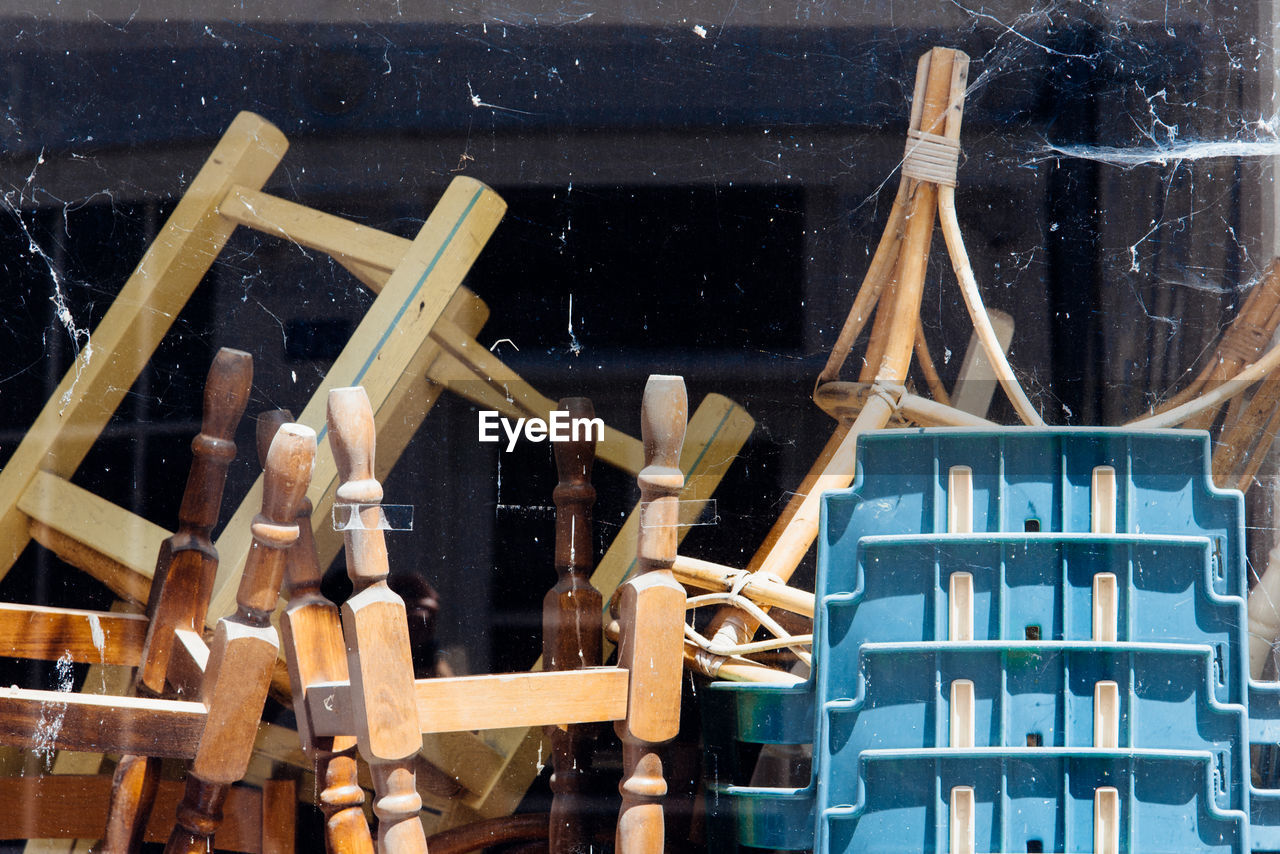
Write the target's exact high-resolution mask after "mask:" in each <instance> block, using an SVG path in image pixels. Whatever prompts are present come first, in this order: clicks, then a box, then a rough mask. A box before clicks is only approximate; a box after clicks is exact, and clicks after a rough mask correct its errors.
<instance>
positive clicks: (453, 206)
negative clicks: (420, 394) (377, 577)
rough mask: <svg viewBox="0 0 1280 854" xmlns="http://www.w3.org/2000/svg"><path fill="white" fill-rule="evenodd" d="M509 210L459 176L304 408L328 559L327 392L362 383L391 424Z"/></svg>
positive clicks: (215, 605) (247, 514) (238, 541)
mask: <svg viewBox="0 0 1280 854" xmlns="http://www.w3.org/2000/svg"><path fill="white" fill-rule="evenodd" d="M505 211H506V204H505V203H504V202H503V201H502V199H501V198H500V197H499V196H498V195H497V194H496V193H494V192H493V191H492V190H490V189H489V188H488V187H486V186H485V185H484V184H481V183H480V182H479V181H475V180H473V179H470V178H461V177H460V178H455V179H454V180H453V182H452V183H451V184H450V185H449V188H448V189H447V190H446V191H445V194H444V196H443V197H442V198H441V199H440V202H439V204H437V205H436V207H435V210H433V211H432V213H431V216H430V217H429V218H428V219H427V222H426V223H425V224H424V225H423V227H422V230H421V231H420V232H419V233H418V236H417V237H416V238H415V239H414V241H413V244H412V246H411V247H410V248H409V250H408V251H407V252H406V253H405V256H404V259H403V261H402V262H401V264H400V266H399V267H397V268H396V270H395V272H393V273H392V274H391V276H390V278H388V280H387V284H386V287H384V288H383V290H382V292H381V293H380V294H379V295H378V297H377V299H375V300H374V302H373V305H372V306H370V307H369V311H368V312H367V313H366V314H365V316H364V318H363V319H362V320H361V321H360V324H359V325H358V326H357V327H356V330H355V332H354V333H352V336H351V340H350V341H348V343H347V346H346V347H345V348H344V349H343V351H342V353H341V354H340V355H339V356H338V358H337V360H335V361H334V363H333V365H332V366H331V367H330V368H329V371H328V373H327V374H326V375H325V378H324V381H323V382H322V383H321V384H320V387H319V388H318V389H316V392H315V395H314V396H313V397H312V398H311V402H310V403H309V404H308V405H307V407H306V409H304V410H303V411H302V414H301V416H299V418H298V422H299V423H301V424H305V425H307V426H309V427H312V428H313V429H315V430H316V431H317V433H318V434H319V435H320V438H321V440H322V441H321V445H320V450H319V453H317V455H316V465H315V472H314V473H313V475H312V480H311V489H310V490H309V491H308V493H307V495H308V497H309V498H310V499H311V502H312V506H313V507H314V512H313V514H312V521H313V525H314V528H315V532H316V546H317V549H318V550H319V554H320V560H321V564H322V565H325V561H326V555H328V556H329V557H328V559H329V560H331V559H332V556H333V555H335V554H336V553H337V542H336V539H335V537H334V536H333V530H332V529H333V526H332V524H328V523H329V514H330V512H331V509H332V506H333V495H334V491H335V490H336V489H337V486H338V477H337V467H336V465H335V463H334V459H333V452H332V450H331V449H330V448H329V446H328V443H326V442H324V441H323V439H324V435H325V433H326V426H325V406H326V401H327V400H328V395H329V392H330V391H331V390H332V389H335V388H342V387H344V386H355V385H361V386H364V388H365V391H366V392H367V393H368V395H369V400H370V402H371V404H372V406H373V410H374V416H375V423H376V425H377V429H378V430H382V429H383V427H384V425H386V426H390V424H389V422H390V419H391V417H392V416H393V415H394V414H397V413H398V412H399V406H400V403H401V401H402V399H403V396H404V395H406V394H408V393H409V388H408V387H410V386H413V385H422V376H423V374H424V373H425V371H426V367H427V364H428V363H429V361H430V360H433V359H434V358H435V352H434V351H433V350H431V349H429V348H428V347H427V346H426V344H427V339H428V335H429V333H430V331H431V327H432V326H434V325H435V322H436V321H437V320H438V319H439V318H440V316H441V314H442V313H443V312H444V310H445V308H446V306H447V305H448V303H449V301H450V300H451V299H452V298H453V296H454V293H455V291H456V290H457V288H458V286H459V284H460V283H461V282H462V277H463V276H464V275H465V274H466V272H467V270H468V269H470V267H471V264H472V263H473V262H474V261H475V259H476V257H478V255H479V253H480V250H481V248H482V247H483V246H484V243H485V241H486V240H488V238H489V235H491V234H492V233H493V230H494V229H495V228H496V227H497V225H498V221H499V220H500V219H501V218H502V215H503V213H504V212H505ZM261 494H262V478H258V482H257V483H255V484H254V486H253V488H252V489H251V490H250V491H249V494H248V495H247V496H245V498H244V500H243V501H242V502H241V504H240V507H239V509H237V510H236V512H235V514H234V515H233V516H232V517H231V519H230V520H229V521H228V523H227V526H226V529H225V530H224V532H223V534H222V536H221V537H220V538H219V539H218V542H217V549H218V554H219V555H220V556H221V558H222V562H221V566H220V567H219V569H218V580H217V582H216V583H215V586H214V595H213V601H212V604H211V605H210V607H209V616H208V619H209V620H210V621H215V620H216V619H217V618H218V617H222V616H225V615H227V614H229V613H231V611H232V610H233V609H234V591H235V576H236V574H237V572H238V567H239V566H242V565H243V561H244V558H245V556H246V554H247V553H248V550H249V536H248V530H249V522H250V520H251V519H252V517H253V514H254V513H255V512H257V511H256V508H257V506H258V505H259V504H260V503H261Z"/></svg>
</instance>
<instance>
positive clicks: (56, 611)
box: [0, 604, 147, 667]
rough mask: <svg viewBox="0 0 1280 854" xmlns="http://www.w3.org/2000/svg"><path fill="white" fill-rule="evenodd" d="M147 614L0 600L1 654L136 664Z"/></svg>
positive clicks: (99, 662)
mask: <svg viewBox="0 0 1280 854" xmlns="http://www.w3.org/2000/svg"><path fill="white" fill-rule="evenodd" d="M146 634H147V618H146V617H144V616H142V615H141V614H113V613H111V612H109V611H80V610H76V609H73V608H46V607H41V606H38V605H9V604H0V655H6V656H11V657H13V658H36V659H40V660H42V661H57V660H58V659H59V658H61V657H62V656H64V655H66V654H68V653H70V655H71V660H72V661H77V662H84V663H87V664H116V665H123V666H126V667H137V665H138V661H139V659H140V657H141V656H142V641H143V639H144V638H145V637H146Z"/></svg>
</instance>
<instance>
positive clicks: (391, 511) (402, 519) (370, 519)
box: [333, 504, 413, 531]
mask: <svg viewBox="0 0 1280 854" xmlns="http://www.w3.org/2000/svg"><path fill="white" fill-rule="evenodd" d="M372 510H376V511H377V512H376V513H372V512H367V511H372ZM333 530H335V531H373V530H378V531H412V530H413V505H412V504H334V505H333Z"/></svg>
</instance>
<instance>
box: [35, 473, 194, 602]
mask: <svg viewBox="0 0 1280 854" xmlns="http://www.w3.org/2000/svg"><path fill="white" fill-rule="evenodd" d="M18 510H19V511H20V512H22V513H24V514H26V516H28V517H30V520H31V522H32V524H33V525H40V526H43V528H42V529H41V530H40V531H34V530H33V531H32V535H33V536H35V537H36V538H37V540H38V541H39V542H40V543H41V544H42V545H44V546H45V547H46V548H49V549H50V550H52V551H53V552H54V553H55V554H57V555H58V557H60V558H62V559H63V560H65V561H66V562H67V563H69V564H71V565H72V566H74V567H76V568H78V569H81V570H83V571H85V572H87V573H89V574H90V575H92V576H93V577H94V578H97V579H98V580H99V581H101V582H103V583H104V584H106V585H107V586H108V587H110V588H111V589H112V590H113V591H115V592H116V593H118V594H119V595H121V596H122V597H124V598H126V599H128V600H129V601H132V602H137V603H139V604H146V601H147V593H148V592H149V591H150V589H151V578H152V576H153V575H154V574H155V569H156V555H157V554H159V552H160V545H161V543H163V542H164V541H165V538H167V537H168V536H170V532H169V531H166V530H165V529H164V528H162V527H160V526H159V525H156V524H155V523H153V522H149V521H147V520H146V519H143V518H142V517H141V516H138V515H136V514H134V513H130V512H129V511H128V510H125V509H124V508H123V507H118V506H116V505H115V504H112V503H111V502H110V501H107V500H105V499H103V498H99V497H98V496H96V495H94V494H93V493H92V492H89V491H88V490H86V489H81V488H80V487H78V486H76V485H75V484H73V483H71V482H70V481H68V480H66V479H65V478H63V477H59V476H58V475H55V474H51V473H49V472H37V473H36V474H35V475H34V476H33V477H32V478H31V482H30V483H29V484H28V486H27V488H26V489H25V490H24V491H23V493H22V495H21V497H20V498H19V499H18Z"/></svg>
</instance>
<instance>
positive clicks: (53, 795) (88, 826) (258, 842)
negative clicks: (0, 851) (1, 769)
mask: <svg viewBox="0 0 1280 854" xmlns="http://www.w3.org/2000/svg"><path fill="white" fill-rule="evenodd" d="M110 796H111V775H110V774H92V775H81V774H54V775H49V776H43V777H4V778H0V804H5V805H6V806H7V808H6V809H3V810H0V839H76V838H81V839H89V838H94V839H96V838H97V837H98V836H100V835H101V833H102V825H103V816H105V815H106V812H107V805H108V800H109V798H110ZM181 797H182V783H181V782H179V781H176V780H162V781H160V789H159V791H158V792H157V794H156V806H155V808H154V809H153V810H152V813H151V820H150V822H148V824H147V830H146V836H145V839H146V841H148V842H163V841H164V840H166V839H168V837H169V828H170V827H172V826H173V821H174V813H175V811H176V810H177V806H178V801H179V800H180V799H181ZM261 804H262V793H261V792H259V791H258V790H256V789H250V788H247V787H244V786H236V787H233V788H232V789H231V792H230V793H229V794H228V796H227V801H226V804H225V805H224V807H223V812H224V814H225V815H226V819H225V820H224V821H223V823H222V826H221V827H219V828H218V834H217V837H216V839H215V844H216V846H217V850H219V851H243V852H249V854H256V852H259V851H261V850H262V819H261V812H262V806H261ZM15 807H16V808H15ZM62 850H70V849H62Z"/></svg>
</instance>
